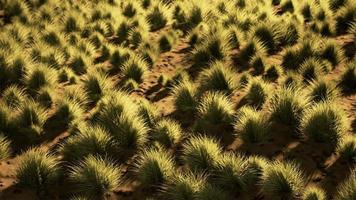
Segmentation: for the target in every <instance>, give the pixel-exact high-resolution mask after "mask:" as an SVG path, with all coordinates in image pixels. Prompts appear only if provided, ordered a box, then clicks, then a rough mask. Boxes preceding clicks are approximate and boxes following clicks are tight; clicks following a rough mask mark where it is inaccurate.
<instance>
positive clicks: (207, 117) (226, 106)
mask: <svg viewBox="0 0 356 200" xmlns="http://www.w3.org/2000/svg"><path fill="white" fill-rule="evenodd" d="M201 99H202V101H201V102H200V105H199V106H198V116H199V119H198V120H197V121H196V124H195V130H196V131H197V132H200V133H212V132H214V130H215V129H218V128H219V127H220V128H221V127H226V126H230V125H231V123H232V122H233V118H234V117H233V116H234V114H235V111H234V106H233V104H232V102H230V100H229V99H228V98H227V97H226V96H225V95H224V94H222V93H218V92H212V93H207V94H205V95H204V96H203V97H202V98H201Z"/></svg>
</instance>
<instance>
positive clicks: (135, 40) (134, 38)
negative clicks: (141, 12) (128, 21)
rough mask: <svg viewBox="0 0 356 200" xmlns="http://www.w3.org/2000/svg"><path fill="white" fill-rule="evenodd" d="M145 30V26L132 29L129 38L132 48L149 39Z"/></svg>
mask: <svg viewBox="0 0 356 200" xmlns="http://www.w3.org/2000/svg"><path fill="white" fill-rule="evenodd" d="M144 31H145V30H144V29H143V28H135V29H132V30H131V31H130V33H129V36H128V40H129V43H130V45H131V48H132V49H137V48H138V47H139V46H140V45H141V44H143V42H145V41H147V40H148V38H147V35H146V34H144Z"/></svg>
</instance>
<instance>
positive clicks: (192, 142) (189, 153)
mask: <svg viewBox="0 0 356 200" xmlns="http://www.w3.org/2000/svg"><path fill="white" fill-rule="evenodd" d="M221 152H222V149H221V147H220V146H219V144H218V142H217V141H216V140H214V139H211V138H208V137H202V136H198V137H193V138H190V139H189V140H188V141H187V142H186V143H185V144H183V161H184V163H186V164H187V165H188V167H189V168H190V169H191V170H192V171H199V172H204V171H212V170H213V169H214V168H215V166H216V164H217V161H218V158H219V156H220V154H221Z"/></svg>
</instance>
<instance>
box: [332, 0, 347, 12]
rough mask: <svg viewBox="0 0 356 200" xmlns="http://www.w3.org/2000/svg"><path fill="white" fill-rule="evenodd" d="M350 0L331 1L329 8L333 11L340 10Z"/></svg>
mask: <svg viewBox="0 0 356 200" xmlns="http://www.w3.org/2000/svg"><path fill="white" fill-rule="evenodd" d="M347 2H348V0H329V2H328V3H329V8H330V9H331V10H333V11H336V10H338V9H339V8H341V7H342V6H344V5H345V4H346V3H347Z"/></svg>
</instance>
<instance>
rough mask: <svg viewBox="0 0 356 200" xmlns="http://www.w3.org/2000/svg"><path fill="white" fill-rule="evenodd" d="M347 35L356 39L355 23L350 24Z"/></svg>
mask: <svg viewBox="0 0 356 200" xmlns="http://www.w3.org/2000/svg"><path fill="white" fill-rule="evenodd" d="M348 33H350V34H351V35H353V36H354V38H356V21H354V22H352V23H351V25H350V28H349V31H348Z"/></svg>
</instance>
